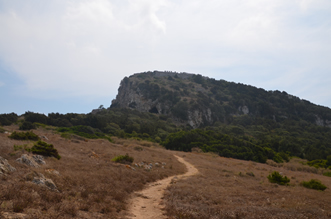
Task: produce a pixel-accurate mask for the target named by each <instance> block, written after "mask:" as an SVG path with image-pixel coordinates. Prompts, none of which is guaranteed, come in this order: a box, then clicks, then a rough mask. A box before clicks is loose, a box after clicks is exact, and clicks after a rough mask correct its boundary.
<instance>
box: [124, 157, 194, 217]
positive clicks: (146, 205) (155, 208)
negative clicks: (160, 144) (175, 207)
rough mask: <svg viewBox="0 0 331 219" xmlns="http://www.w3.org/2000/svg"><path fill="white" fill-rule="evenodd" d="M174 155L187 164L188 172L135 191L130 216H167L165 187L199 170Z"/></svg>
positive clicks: (131, 201)
mask: <svg viewBox="0 0 331 219" xmlns="http://www.w3.org/2000/svg"><path fill="white" fill-rule="evenodd" d="M174 156H175V157H176V158H177V159H178V161H179V162H181V163H183V164H184V165H185V166H186V168H187V172H186V173H185V174H182V175H177V176H172V177H168V178H166V179H162V180H159V181H156V182H153V183H150V184H148V185H147V186H146V188H145V189H144V190H142V191H140V192H137V193H135V195H134V197H133V198H132V199H131V200H130V201H129V203H130V207H129V213H128V215H129V216H128V218H141V219H149V218H151V219H152V218H153V219H155V218H166V217H165V215H164V212H163V207H164V205H163V204H162V199H163V195H164V191H165V189H166V188H167V187H168V186H169V185H171V184H175V183H176V182H177V181H178V180H180V179H184V178H187V177H189V176H193V175H195V174H197V173H198V172H199V171H198V169H196V168H195V167H194V166H193V165H192V164H191V163H189V162H187V161H185V160H184V159H183V158H182V157H179V156H176V155H174Z"/></svg>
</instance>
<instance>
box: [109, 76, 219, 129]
mask: <svg viewBox="0 0 331 219" xmlns="http://www.w3.org/2000/svg"><path fill="white" fill-rule="evenodd" d="M194 76H195V75H194V74H188V73H172V72H147V73H141V74H135V75H133V76H131V77H129V78H124V79H123V80H122V81H121V84H120V87H119V89H118V95H117V96H116V99H115V100H113V101H112V105H111V107H120V108H132V109H136V110H138V111H141V112H150V113H155V114H164V115H168V116H169V117H170V118H172V119H173V120H174V121H175V122H177V123H187V124H189V125H190V126H191V127H193V128H197V127H199V126H201V125H202V124H206V123H209V124H212V123H213V122H214V119H213V116H212V111H211V109H210V108H208V107H207V108H191V107H189V105H190V104H192V103H194V102H196V99H197V98H196V97H195V95H194V94H195V93H197V92H203V93H206V89H204V88H203V87H201V85H199V84H196V83H194V82H192V78H193V77H194ZM193 84H194V85H193ZM189 86H193V88H194V90H193V91H194V92H193V93H192V92H191V91H188V89H187V87H189ZM189 99H191V101H190V103H188V100H189Z"/></svg>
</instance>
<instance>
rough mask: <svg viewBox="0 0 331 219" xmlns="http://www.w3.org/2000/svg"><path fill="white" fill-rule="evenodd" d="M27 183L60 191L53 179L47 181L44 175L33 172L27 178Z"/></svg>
mask: <svg viewBox="0 0 331 219" xmlns="http://www.w3.org/2000/svg"><path fill="white" fill-rule="evenodd" d="M25 179H26V180H27V181H31V182H32V183H34V184H37V185H39V186H42V187H45V188H48V189H50V190H53V191H58V189H57V187H56V185H55V183H54V182H53V180H51V179H47V178H46V177H45V176H44V175H43V174H41V173H37V172H36V171H33V172H31V173H29V174H27V175H26V176H25Z"/></svg>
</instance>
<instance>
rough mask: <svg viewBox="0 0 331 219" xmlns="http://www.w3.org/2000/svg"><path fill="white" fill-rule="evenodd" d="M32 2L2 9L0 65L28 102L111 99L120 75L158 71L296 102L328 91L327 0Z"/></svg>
mask: <svg viewBox="0 0 331 219" xmlns="http://www.w3.org/2000/svg"><path fill="white" fill-rule="evenodd" d="M0 1H1V0H0ZM32 2H34V1H32V0H31V1H28V0H27V1H24V3H21V2H18V1H15V0H13V1H4V2H2V3H1V4H0V7H2V8H0V29H1V30H2V31H1V34H0V59H1V60H2V61H3V62H4V63H7V64H8V65H9V66H10V67H11V68H12V69H14V70H15V72H16V73H17V74H18V75H19V77H20V78H22V79H23V80H24V82H25V85H26V87H25V88H23V89H25V92H23V93H25V94H27V95H33V96H38V97H39V96H40V97H54V98H55V97H56V95H57V93H66V95H68V96H76V97H77V96H90V97H91V98H92V97H93V96H112V97H115V95H116V92H117V88H118V85H119V82H120V80H121V79H122V78H123V77H124V76H128V75H131V74H133V73H136V72H140V71H146V70H155V69H158V70H174V71H186V72H195V73H200V74H206V75H209V76H211V77H215V78H217V79H220V78H223V79H226V80H233V81H237V82H243V83H250V84H252V85H256V86H260V85H261V86H265V88H266V89H268V88H276V89H277V87H280V88H279V89H281V88H283V89H284V90H288V89H291V90H292V91H294V94H300V95H301V94H302V95H304V94H305V92H307V89H310V88H311V89H313V88H315V89H318V83H319V81H320V80H322V81H323V78H325V79H324V81H325V80H327V81H329V82H330V83H331V81H330V79H328V78H329V77H328V75H327V74H328V73H327V72H329V71H330V69H331V64H330V62H329V60H330V58H331V56H330V53H331V43H330V39H331V25H330V22H331V15H330V14H331V2H330V1H329V0H314V1H313V0H295V1H286V0H275V1H265V0H251V1H243V0H222V1H220V0H210V1H208V3H206V1H202V0H181V1H175V0H123V1H122V0H121V1H118V0H112V1H110V0H98V1H78V0H71V1H64V0H63V1H43V2H42V3H39V5H38V4H37V5H38V6H36V5H35V6H34V7H32V6H31V5H32ZM34 4H35V3H34ZM327 12H329V13H327ZM231 69H233V70H231ZM239 69H240V70H239ZM225 70H226V71H227V72H228V74H227V73H224V72H225ZM237 70H238V71H237ZM317 71H318V72H317ZM275 72H277V75H276V76H275ZM311 75H314V80H316V83H314V86H313V87H309V86H308V85H307V86H306V83H307V81H309V78H310V77H311ZM262 78H263V79H262ZM242 80H244V81H242ZM310 81H313V80H312V79H311V80H310ZM300 83H302V84H303V86H301V87H307V89H300V87H297V85H298V84H300ZM296 87H297V88H296ZM295 89H297V90H295ZM330 92H331V90H330ZM321 98H327V97H325V96H324V97H321ZM330 105H331V100H330Z"/></svg>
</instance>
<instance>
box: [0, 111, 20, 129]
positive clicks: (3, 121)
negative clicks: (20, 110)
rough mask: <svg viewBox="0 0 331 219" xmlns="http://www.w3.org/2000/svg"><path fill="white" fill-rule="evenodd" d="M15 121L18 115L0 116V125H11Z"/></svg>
mask: <svg viewBox="0 0 331 219" xmlns="http://www.w3.org/2000/svg"><path fill="white" fill-rule="evenodd" d="M17 119H18V115H17V114H16V113H9V114H0V125H3V126H5V125H11V124H13V123H15V122H16V121H17Z"/></svg>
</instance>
